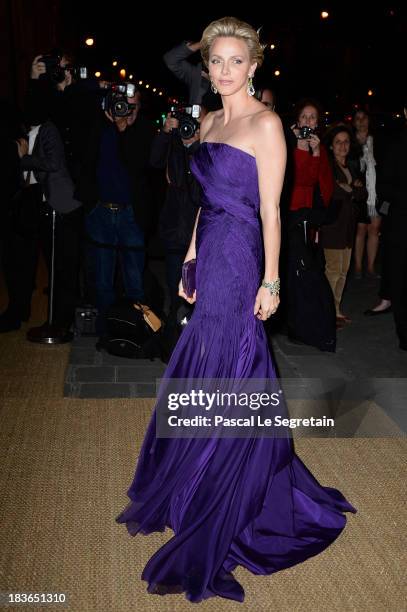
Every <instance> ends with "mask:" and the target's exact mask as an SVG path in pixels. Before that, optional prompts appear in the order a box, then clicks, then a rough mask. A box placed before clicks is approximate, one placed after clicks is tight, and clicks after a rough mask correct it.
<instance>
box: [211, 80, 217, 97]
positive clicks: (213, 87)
mask: <svg viewBox="0 0 407 612" xmlns="http://www.w3.org/2000/svg"><path fill="white" fill-rule="evenodd" d="M211 89H212V91H213V93H214V94H217V93H218V90H217V89H216V87H215V85H214V84H213V82H212V81H211Z"/></svg>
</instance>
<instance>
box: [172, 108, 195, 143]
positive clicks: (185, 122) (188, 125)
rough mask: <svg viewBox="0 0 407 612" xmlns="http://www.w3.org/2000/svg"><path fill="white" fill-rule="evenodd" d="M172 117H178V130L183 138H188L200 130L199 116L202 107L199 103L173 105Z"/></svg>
mask: <svg viewBox="0 0 407 612" xmlns="http://www.w3.org/2000/svg"><path fill="white" fill-rule="evenodd" d="M170 113H171V117H175V119H178V121H179V126H178V132H179V135H180V136H181V138H184V139H185V140H188V139H189V138H192V137H193V136H195V134H196V132H197V130H199V121H198V119H199V117H200V115H201V107H200V106H199V104H193V105H192V106H171V108H170Z"/></svg>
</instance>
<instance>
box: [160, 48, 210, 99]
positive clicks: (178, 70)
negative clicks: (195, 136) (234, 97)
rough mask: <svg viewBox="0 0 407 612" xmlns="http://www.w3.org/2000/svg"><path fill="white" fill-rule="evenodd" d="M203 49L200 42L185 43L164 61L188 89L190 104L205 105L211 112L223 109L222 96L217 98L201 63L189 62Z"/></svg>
mask: <svg viewBox="0 0 407 612" xmlns="http://www.w3.org/2000/svg"><path fill="white" fill-rule="evenodd" d="M200 48H201V43H200V42H188V41H185V42H183V43H181V44H179V45H176V46H175V47H174V48H173V49H170V50H169V51H167V53H166V54H165V55H164V56H163V60H164V62H165V64H166V66H167V68H168V69H169V70H170V71H171V72H172V73H173V74H174V75H175V76H176V77H177V78H178V79H179V80H180V81H182V82H183V83H185V85H186V86H187V88H188V103H189V104H203V105H204V106H205V108H206V109H207V110H208V111H209V110H216V109H218V108H220V107H221V101H220V96H216V95H215V94H214V93H213V92H212V91H211V87H210V80H209V75H208V73H207V72H206V71H205V70H204V69H203V64H202V62H201V61H199V62H198V63H196V64H193V63H192V62H190V61H189V60H188V58H190V57H191V56H192V55H193V54H194V53H196V52H197V51H199V49H200Z"/></svg>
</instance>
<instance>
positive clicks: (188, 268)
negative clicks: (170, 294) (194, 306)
mask: <svg viewBox="0 0 407 612" xmlns="http://www.w3.org/2000/svg"><path fill="white" fill-rule="evenodd" d="M195 272H196V259H189V260H188V261H186V262H185V263H183V264H182V286H183V288H184V291H185V293H186V295H187V296H188V297H192V296H193V295H194V291H195V289H196V285H195Z"/></svg>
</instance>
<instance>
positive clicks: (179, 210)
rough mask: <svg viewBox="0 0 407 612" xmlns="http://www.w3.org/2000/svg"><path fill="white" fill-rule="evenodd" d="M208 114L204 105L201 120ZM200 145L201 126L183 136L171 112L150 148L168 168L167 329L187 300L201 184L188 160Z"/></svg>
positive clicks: (162, 225)
mask: <svg viewBox="0 0 407 612" xmlns="http://www.w3.org/2000/svg"><path fill="white" fill-rule="evenodd" d="M205 114H206V110H205V109H204V108H201V114H200V117H199V119H198V121H201V119H202V118H203V117H204V115H205ZM198 147H199V127H198V129H196V131H195V133H194V134H193V135H192V136H191V137H190V138H182V137H181V135H180V132H179V120H178V119H177V118H175V117H173V116H172V114H171V113H168V115H167V118H166V120H165V123H164V126H163V129H162V130H161V132H160V133H159V134H158V135H157V136H156V137H155V139H154V141H153V145H152V149H151V165H152V166H153V167H155V168H162V169H166V176H167V182H168V188H167V194H166V198H165V202H164V206H163V208H162V210H161V214H160V219H159V235H160V238H161V240H162V241H163V244H164V248H165V258H166V272H167V285H168V289H169V293H170V313H169V317H168V320H167V329H169V328H173V329H174V328H175V325H176V313H177V310H178V307H179V306H180V305H181V304H182V303H183V302H184V300H183V299H182V298H180V297H179V296H178V285H179V281H180V279H181V271H182V263H183V261H184V259H185V255H186V252H187V250H188V246H189V243H190V241H191V236H192V232H193V228H194V224H195V219H196V215H197V212H198V209H199V206H200V199H201V193H202V192H201V187H200V185H199V183H198V181H197V180H196V179H195V177H194V176H193V174H192V173H191V171H190V168H189V163H190V160H191V157H192V156H193V155H194V153H195V152H196V150H197V149H198Z"/></svg>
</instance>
